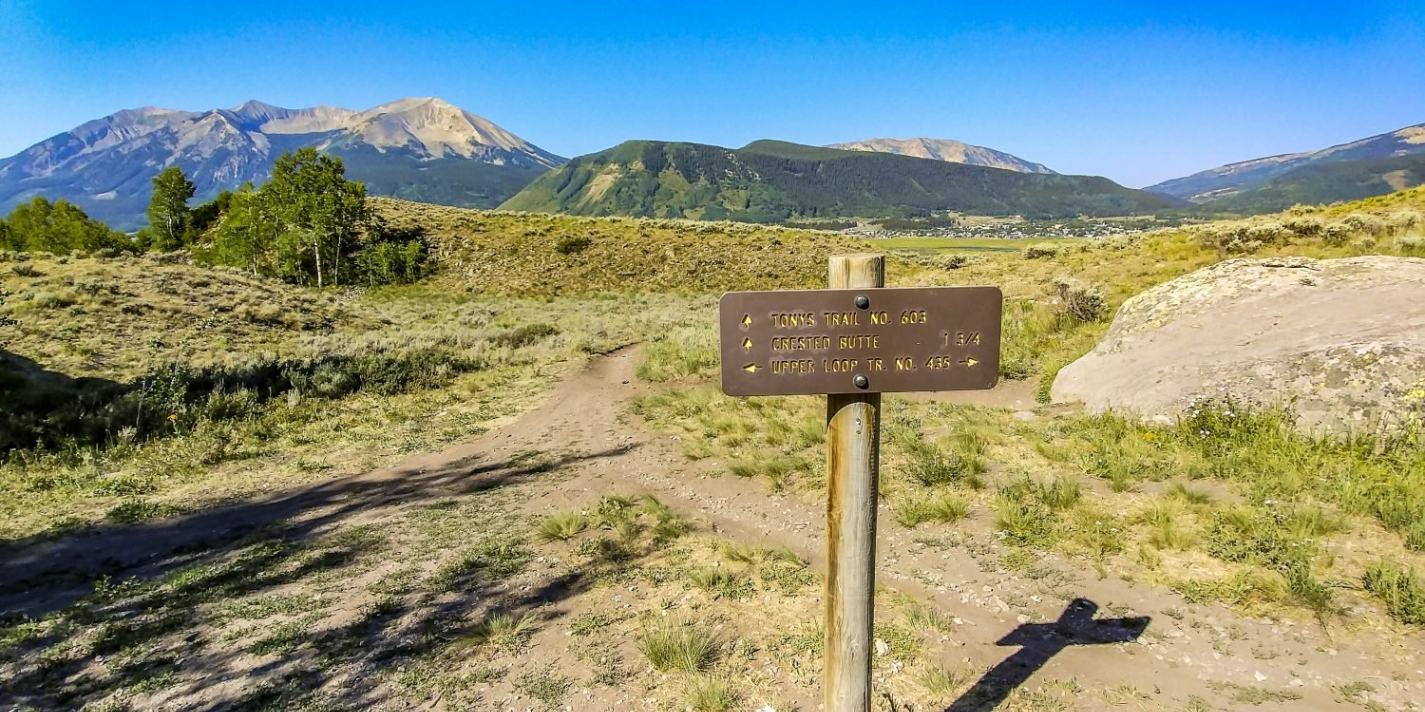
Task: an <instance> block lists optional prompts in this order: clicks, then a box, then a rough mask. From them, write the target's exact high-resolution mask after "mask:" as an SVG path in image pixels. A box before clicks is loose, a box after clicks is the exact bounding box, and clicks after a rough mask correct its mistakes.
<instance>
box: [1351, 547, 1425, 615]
mask: <svg viewBox="0 0 1425 712" xmlns="http://www.w3.org/2000/svg"><path fill="white" fill-rule="evenodd" d="M1362 583H1363V584H1364V585H1365V588H1366V590H1367V591H1369V592H1371V593H1372V594H1373V595H1375V597H1376V598H1379V599H1380V600H1381V602H1382V603H1384V604H1385V609H1386V612H1387V613H1389V614H1390V616H1391V617H1392V618H1394V619H1396V620H1398V621H1400V622H1401V623H1406V624H1409V625H1418V626H1425V581H1421V579H1420V577H1418V576H1416V575H1415V573H1414V572H1413V571H1411V570H1410V569H1408V568H1405V567H1402V566H1394V565H1391V564H1387V563H1385V562H1381V563H1378V564H1374V565H1372V566H1370V567H1368V568H1367V569H1366V574H1365V577H1364V578H1363V579H1362Z"/></svg>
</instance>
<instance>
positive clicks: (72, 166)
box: [0, 97, 1425, 230]
mask: <svg viewBox="0 0 1425 712" xmlns="http://www.w3.org/2000/svg"><path fill="white" fill-rule="evenodd" d="M306 146H313V147H316V148H317V149H318V150H321V151H324V152H327V153H330V154H334V155H337V156H340V157H341V158H342V159H343V162H344V163H345V165H346V170H347V176H348V177H349V178H352V179H354V180H360V181H363V182H365V183H366V187H367V191H368V193H370V194H372V195H388V196H394V197H400V198H406V199H409V200H415V201H421V202H430V203H441V204H447V205H455V206H461V207H476V208H494V207H504V208H508V209H515V210H536V211H557V212H568V213H577V214H584V215H636V216H668V217H685V218H702V219H737V220H759V221H761V220H786V219H792V218H798V219H805V218H819V217H828V218H830V217H836V218H848V217H857V218H876V217H906V216H919V215H925V214H928V213H932V212H935V211H946V210H948V211H957V212H966V213H980V214H989V215H1003V214H1020V215H1026V216H1031V217H1066V216H1074V215H1089V216H1103V215H1132V214H1146V213H1154V212H1162V211H1182V210H1188V211H1192V212H1199V213H1209V214H1212V213H1261V212H1272V211H1276V210H1281V209H1284V208H1287V207H1290V206H1291V205H1293V204H1296V203H1329V202H1335V201H1340V200H1355V199H1360V198H1364V197H1369V196H1372V195H1379V194H1383V193H1388V192H1391V191H1394V190H1400V189H1403V188H1409V187H1413V186H1416V185H1420V184H1422V183H1425V124H1417V125H1414V126H1408V127H1406V128H1403V129H1400V130H1397V131H1393V132H1390V133H1384V134H1380V135H1377V136H1371V137H1369V138H1365V139H1361V140H1358V141H1352V142H1349V143H1343V144H1340V145H1337V146H1331V147H1329V148H1324V149H1321V150H1316V151H1306V152H1302V153H1292V154H1284V155H1279V156H1268V157H1265V158H1258V159H1253V160H1249V161H1242V162H1238V163H1232V164H1228V165H1225V166H1221V167H1218V168H1213V169H1210V170H1206V171H1201V172H1198V173H1194V174H1193V175H1190V176H1186V177H1183V178H1175V179H1173V180H1168V181H1164V182H1162V183H1159V184H1157V185H1153V186H1149V187H1148V188H1145V189H1143V190H1133V189H1130V188H1125V187H1123V186H1121V185H1118V184H1117V183H1114V182H1112V181H1110V180H1108V179H1106V178H1099V177H1094V176H1075V175H1061V174H1058V173H1056V172H1054V171H1053V170H1051V169H1049V168H1048V167H1047V166H1044V165H1043V164H1040V163H1034V162H1032V161H1027V160H1025V159H1023V158H1020V157H1018V156H1015V155H1012V154H1009V153H1005V152H1003V151H998V150H995V149H992V148H987V147H984V146H976V145H972V144H966V143H962V142H960V141H954V140H949V139H935V138H908V139H894V138H872V139H864V140H860V141H850V142H846V143H838V144H832V145H830V146H824V147H818V146H806V145H800V144H795V143H787V142H782V141H754V142H752V143H750V144H748V145H746V146H743V147H742V148H737V149H731V148H724V147H721V146H713V145H708V144H699V143H683V142H668V141H628V142H625V143H622V144H619V145H618V146H614V147H612V148H609V149H605V150H603V151H599V152H597V153H592V154H588V155H585V156H580V157H578V158H575V159H573V160H572V161H569V160H566V159H564V158H561V157H559V156H556V155H554V154H552V153H550V152H548V151H545V150H544V149H541V148H539V147H538V146H536V145H534V144H532V143H530V142H529V141H526V140H524V139H523V138H520V137H519V136H516V135H515V134H513V133H511V132H509V131H506V130H505V129H503V128H501V127H499V126H497V125H496V124H494V123H493V122H491V121H489V120H488V119H485V118H482V117H480V116H477V115H475V114H473V113H470V112H469V111H465V110H464V109H461V108H460V107H457V106H455V105H453V104H450V103H449V102H446V101H444V100H441V99H438V98H434V97H418V98H407V99H400V100H397V101H393V102H390V103H386V104H381V105H379V106H376V107H372V108H370V109H366V110H363V111H357V110H352V109H344V108H339V107H332V106H316V107H310V108H303V109H289V108H283V107H279V106H273V105H271V104H265V103H262V102H260V101H248V102H245V103H243V104H241V105H239V106H236V107H232V108H229V109H211V110H208V111H181V110H175V109H161V108H154V107H146V108H140V109H126V110H123V111H119V112H117V113H115V114H111V115H109V116H106V117H103V118H101V119H96V120H94V121H90V122H87V123H85V124H82V125H80V126H78V127H76V128H74V129H73V130H70V131H66V132H64V133H61V134H58V135H56V136H53V137H51V138H49V139H46V140H44V141H41V142H40V143H37V144H35V145H34V146H31V147H30V148H27V149H25V150H24V151H21V152H20V153H18V154H16V155H14V156H11V157H9V158H5V159H0V215H3V214H5V213H8V212H9V211H10V210H11V209H12V208H13V207H14V206H15V205H18V204H20V203H23V202H26V201H28V200H30V199H31V198H33V197H35V196H38V195H43V196H45V197H48V198H50V199H60V198H63V199H66V200H69V201H70V202H73V203H75V204H77V205H79V207H81V208H83V209H84V210H85V211H86V212H87V213H89V214H90V215H91V216H93V217H96V218H99V219H101V220H104V221H105V222H108V223H109V224H110V225H112V226H113V227H116V228H119V229H124V230H131V229H134V228H137V227H140V226H142V225H143V224H144V222H145V217H144V210H145V208H146V206H147V204H148V200H149V195H150V192H151V181H152V179H153V177H154V176H155V175H157V174H158V173H159V172H160V171H162V170H163V169H164V168H166V167H168V166H171V165H177V166H179V167H180V168H182V169H183V171H184V173H185V174H187V175H188V177H189V179H190V180H192V181H193V183H194V185H195V187H196V190H197V195H196V196H195V197H196V199H197V200H206V199H209V198H211V197H213V196H214V195H216V194H217V193H219V192H220V191H223V190H230V189H233V188H237V187H238V186H241V185H242V184H243V183H246V182H249V181H251V182H254V183H260V182H261V181H263V180H265V179H266V178H267V176H268V175H269V174H270V172H271V169H272V163H273V161H274V160H275V159H276V158H277V156H279V155H281V154H282V153H283V152H286V151H290V150H293V149H296V148H300V147H306Z"/></svg>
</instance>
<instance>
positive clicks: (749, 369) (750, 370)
mask: <svg viewBox="0 0 1425 712" xmlns="http://www.w3.org/2000/svg"><path fill="white" fill-rule="evenodd" d="M742 370H744V371H746V372H748V373H757V364H755V363H749V364H747V365H746V366H743V367H742Z"/></svg>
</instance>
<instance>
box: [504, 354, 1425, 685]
mask: <svg viewBox="0 0 1425 712" xmlns="http://www.w3.org/2000/svg"><path fill="white" fill-rule="evenodd" d="M636 363H637V354H636V352H635V351H633V350H625V351H623V352H620V353H617V354H614V355H612V356H609V357H607V358H605V359H603V360H600V361H597V362H595V363H594V364H593V366H592V367H591V368H590V369H588V370H587V371H585V372H584V373H582V374H580V375H579V376H578V377H576V378H574V379H572V380H571V381H569V382H568V383H566V384H565V385H564V386H563V387H561V388H560V389H559V390H558V392H556V394H555V395H554V396H553V397H552V398H551V400H550V401H549V403H547V404H546V405H545V406H543V407H541V408H540V409H539V410H536V411H534V412H531V413H530V414H529V415H527V416H526V417H524V418H522V419H521V420H520V422H519V423H517V424H515V425H514V426H512V427H510V428H507V429H505V430H504V431H503V432H502V433H500V434H498V435H496V436H494V437H493V441H494V442H493V444H494V446H495V447H498V448H504V450H503V451H502V453H497V454H496V456H497V457H499V456H502V454H507V453H508V452H512V451H516V450H518V449H519V448H529V447H534V446H545V447H548V446H564V447H575V448H578V449H582V450H594V449H605V448H610V447H617V448H624V449H625V450H624V451H623V452H622V453H621V454H619V455H616V456H613V457H608V458H601V459H597V460H588V461H584V462H582V463H580V464H578V465H576V466H574V468H573V472H574V475H573V476H572V477H571V478H570V479H568V480H565V481H563V482H561V483H560V485H559V487H558V488H555V489H551V490H548V491H547V492H546V493H545V494H544V496H543V497H541V498H538V499H536V500H533V501H531V502H529V503H528V505H527V506H528V508H529V509H530V510H531V511H534V512H539V513H547V512H550V511H555V510H559V509H564V508H568V507H570V506H579V505H584V504H587V503H589V502H590V501H592V500H594V499H596V498H597V497H598V496H599V495H602V494H608V493H614V492H620V493H623V492H630V491H642V492H647V493H652V494H654V495H656V496H658V497H659V498H660V499H662V500H663V501H665V502H667V503H668V504H670V505H672V506H674V507H675V508H677V509H680V510H682V511H685V512H687V513H689V514H693V515H695V516H698V517H701V518H703V519H704V520H705V521H706V522H707V523H708V524H709V525H710V527H711V528H712V529H713V530H715V531H717V532H719V533H722V534H724V535H726V536H729V537H732V538H735V539H738V540H742V541H745V542H753V543H760V544H763V545H769V546H785V547H788V548H790V549H792V550H793V551H795V552H797V553H798V554H800V555H801V556H802V557H804V558H805V559H807V560H808V561H811V562H813V563H814V564H815V565H816V566H818V567H820V566H821V565H822V560H823V557H824V549H823V547H824V526H825V525H824V510H823V509H822V507H821V506H820V504H819V503H816V502H809V501H804V500H802V499H799V498H797V497H795V496H790V495H778V494H772V493H769V492H768V491H767V490H766V487H765V486H764V485H763V484H762V483H761V481H759V480H754V479H744V478H738V477H734V476H731V475H727V474H724V473H725V472H726V469H725V467H723V466H722V465H721V464H720V463H717V462H713V461H702V462H689V461H688V460H687V459H686V458H685V457H683V456H682V454H681V451H680V449H679V443H678V442H677V440H676V439H673V438H667V437H663V436H660V435H657V434H652V433H650V432H648V430H647V429H646V428H644V427H643V426H642V424H641V423H639V422H638V419H637V418H636V417H634V416H630V415H628V414H627V413H626V411H627V409H626V408H625V404H626V403H627V401H628V400H629V399H631V398H632V397H634V396H636V395H637V394H639V393H640V392H644V391H645V390H646V388H647V386H644V385H642V384H639V383H637V382H635V381H634V379H633V371H634V366H635V365H636ZM1023 396H1024V394H1021V393H1019V392H1018V391H1014V392H1012V393H1011V394H1010V395H1009V400H1010V402H1007V403H1005V405H1010V407H1016V406H1017V403H1015V401H1022V399H1023ZM979 402H984V401H983V399H980V401H979ZM1031 402H1032V401H1031ZM1019 407H1025V406H1019ZM880 520H881V524H880V535H879V547H878V562H877V564H878V575H879V578H878V582H879V583H880V584H881V585H883V586H889V587H892V588H895V589H898V590H900V591H902V592H904V593H907V594H910V595H912V596H915V597H917V598H919V599H921V600H923V601H927V602H934V603H935V604H936V605H937V606H938V607H939V608H941V609H942V610H943V611H944V612H946V613H948V614H950V615H952V616H954V617H955V619H956V620H957V621H958V623H957V625H956V631H957V635H956V636H955V637H956V645H957V648H956V649H954V650H946V651H943V659H944V661H945V662H947V663H950V664H955V665H957V666H958V665H963V664H964V663H965V662H968V663H970V664H971V665H973V666H975V667H990V666H996V665H1000V663H1002V662H1003V663H1005V664H1004V665H1000V667H999V668H997V669H996V670H994V671H993V672H992V673H991V676H992V677H994V678H995V679H994V680H988V681H987V682H991V683H1004V682H1015V681H1017V680H1018V679H1019V678H1020V677H1021V676H1023V675H1025V674H1026V673H1032V674H1033V677H1031V678H1030V679H1029V682H1028V683H1026V684H1029V685H1031V686H1032V685H1034V684H1035V681H1036V680H1038V681H1043V680H1049V679H1074V680H1076V681H1078V682H1079V684H1081V685H1083V686H1085V687H1088V688H1094V689H1108V688H1113V687H1116V686H1119V685H1124V684H1130V685H1133V686H1134V687H1136V688H1137V689H1138V690H1140V691H1142V692H1145V693H1147V694H1148V695H1150V700H1151V702H1150V704H1152V705H1153V706H1157V705H1161V706H1164V707H1167V708H1169V709H1179V708H1181V707H1182V705H1183V704H1185V703H1186V702H1187V700H1188V698H1189V697H1190V696H1192V695H1199V696H1202V697H1204V698H1206V699H1208V700H1214V701H1215V702H1216V703H1217V704H1221V705H1224V706H1228V707H1232V706H1234V705H1233V703H1232V702H1231V701H1230V699H1229V698H1228V697H1224V696H1223V694H1222V693H1221V692H1219V691H1215V690H1214V689H1213V688H1212V687H1210V686H1209V682H1213V683H1218V684H1219V690H1220V689H1222V688H1221V687H1220V684H1221V683H1229V684H1234V685H1239V686H1241V687H1242V688H1248V689H1251V690H1273V691H1284V692H1287V693H1289V695H1288V696H1290V697H1295V696H1299V699H1290V700H1288V699H1282V700H1279V701H1267V702H1263V703H1261V704H1260V705H1255V706H1254V709H1294V710H1299V709H1327V708H1336V707H1340V708H1344V709H1353V708H1355V706H1354V705H1350V704H1347V703H1345V702H1343V701H1342V700H1341V699H1340V694H1339V692H1338V691H1337V690H1336V689H1333V688H1338V687H1340V686H1342V685H1347V684H1351V683H1359V682H1361V681H1366V682H1369V683H1370V684H1371V686H1372V687H1373V688H1374V689H1375V691H1376V692H1375V699H1377V700H1394V701H1396V702H1397V703H1398V704H1399V705H1400V706H1401V707H1402V708H1404V705H1405V704H1406V701H1408V700H1419V699H1421V698H1422V697H1425V669H1422V665H1425V661H1422V658H1421V653H1422V652H1425V640H1422V639H1420V638H1419V637H1417V638H1415V640H1414V641H1413V643H1414V645H1411V646H1409V647H1408V648H1402V649H1400V650H1389V649H1380V647H1379V644H1380V641H1381V640H1382V638H1381V637H1380V636H1378V635H1370V634H1364V635H1357V634H1354V633H1353V632H1351V631H1346V630H1341V629H1340V628H1339V626H1333V627H1332V628H1331V629H1330V630H1329V631H1325V630H1323V629H1322V628H1321V627H1320V626H1318V625H1316V624H1303V623H1296V622H1291V621H1272V620H1258V619H1251V618H1246V617H1244V616H1242V615H1241V614H1239V613H1236V612H1234V611H1231V610H1228V609H1226V608H1222V607H1219V606H1202V605H1194V604H1188V603H1185V602H1184V601H1183V600H1182V598H1181V597H1180V596H1177V595H1176V594H1173V593H1172V592H1170V591H1164V590H1162V589H1158V588H1154V587H1149V586H1139V585H1133V584H1130V583H1126V582H1124V581H1121V580H1118V579H1101V578H1099V577H1098V576H1097V575H1096V574H1095V573H1093V572H1092V571H1089V570H1086V569H1087V568H1088V567H1087V566H1086V565H1085V563H1084V562H1081V561H1073V560H1066V559H1063V558H1061V557H1059V556H1057V555H1053V554H1047V555H1045V556H1044V557H1043V558H1042V560H1041V561H1040V562H1039V566H1037V567H1036V570H1035V572H1034V574H1033V576H1032V577H1031V576H1028V575H1025V574H1023V573H1015V572H1010V571H1004V570H1003V569H1002V567H1001V566H1000V565H999V563H998V555H997V554H993V553H989V552H984V551H981V552H980V555H979V556H976V555H975V554H972V553H971V549H974V548H975V547H974V546H973V545H969V546H952V545H950V544H949V543H940V542H936V541H935V539H936V533H938V534H941V535H942V536H943V535H945V534H948V533H949V532H933V530H927V529H921V530H917V531H912V530H908V529H905V528H904V527H901V526H899V525H897V524H895V522H894V521H893V520H892V517H891V515H890V512H889V511H888V510H886V509H885V508H884V507H883V508H882V511H881V514H880ZM946 539H948V537H946ZM969 543H971V544H972V543H973V540H971V542H969ZM981 546H983V544H981ZM1081 599H1082V600H1087V601H1090V602H1092V603H1093V604H1095V605H1097V606H1098V609H1099V612H1098V614H1097V615H1098V617H1100V618H1118V617H1139V616H1146V617H1148V618H1150V619H1151V620H1150V622H1149V623H1148V625H1147V628H1146V630H1145V631H1144V633H1143V634H1142V635H1141V636H1139V637H1138V638H1137V640H1135V641H1133V642H1128V643H1119V644H1084V645H1078V644H1075V645H1069V646H1067V647H1064V648H1063V649H1062V652H1059V653H1058V654H1054V652H1055V651H1056V650H1057V649H1058V648H1059V643H1060V642H1062V641H1061V640H1059V639H1058V636H1057V635H1055V634H1054V633H1052V632H1049V629H1048V628H1047V627H1044V626H1040V627H1037V628H1036V627H1027V628H1025V629H1023V630H1021V631H1020V632H1019V633H1017V634H1015V635H1013V636H1011V634H1012V633H1014V632H1015V630H1016V629H1017V628H1019V627H1020V626H1021V625H1023V624H1030V625H1031V626H1032V624H1034V623H1041V622H1054V621H1056V620H1058V619H1059V618H1060V616H1061V615H1064V614H1065V611H1066V610H1069V609H1070V607H1071V606H1072V605H1073V604H1074V603H1075V601H1076V600H1081ZM1071 617H1072V616H1071ZM1367 633H1369V632H1367ZM1006 636H1011V640H1007V641H1006V642H1014V643H1015V644H1016V645H1018V644H1020V643H1027V645H1026V647H1025V650H1024V653H1022V654H1019V655H1014V656H1013V657H1011V654H1013V653H1014V652H1015V648H1013V647H998V646H996V645H995V643H996V642H997V641H999V640H1001V639H1002V638H1005V637H1006ZM1046 653H1047V654H1048V655H1047V659H1043V660H1041V659H1040V658H1045V657H1046V655H1045V654H1046ZM1007 658H1008V659H1007ZM1020 663H1023V664H1024V665H1022V666H1021V665H1020ZM1041 666H1042V668H1041V669H1038V670H1037V671H1036V670H1035V669H1033V668H1038V667H1041ZM1023 668H1029V669H1023ZM1228 694H1230V692H1229V693H1228Z"/></svg>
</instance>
